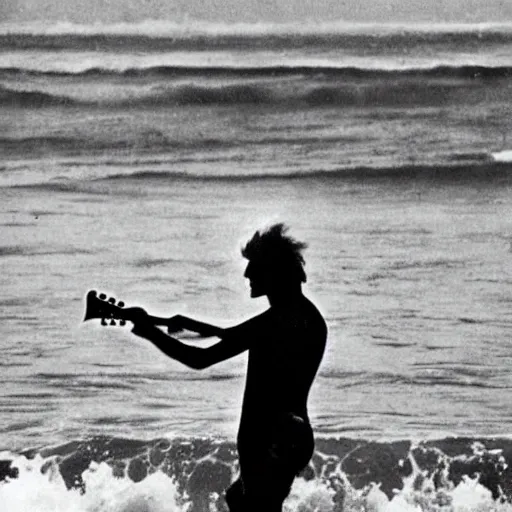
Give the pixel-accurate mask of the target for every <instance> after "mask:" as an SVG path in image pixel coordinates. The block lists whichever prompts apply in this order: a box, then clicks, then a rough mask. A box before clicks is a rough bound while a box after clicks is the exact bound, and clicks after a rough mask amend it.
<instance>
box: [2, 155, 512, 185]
mask: <svg viewBox="0 0 512 512" xmlns="http://www.w3.org/2000/svg"><path fill="white" fill-rule="evenodd" d="M274 180H276V181H283V180H284V181H290V180H294V181H303V182H305V183H308V182H309V181H311V180H315V181H316V180H320V181H327V182H329V181H331V180H332V181H342V180H354V181H359V180H365V181H367V180H385V181H386V182H393V183H396V184H398V183H404V184H410V183H411V182H415V183H418V182H421V181H427V182H432V183H443V182H444V183H452V184H455V183H459V182H460V183H467V182H474V183H476V182H480V181H481V182H485V183H491V182H494V183H498V184H507V185H511V184H512V162H508V163H498V162H492V157H491V156H489V161H488V162H483V161H482V162H473V163H467V164H457V165H432V166H425V165H417V166H399V167H387V168H379V167H354V168H343V169H337V170H321V169H320V170H316V171H303V172H266V173H265V172H262V173H253V174H242V173H240V174H217V175H215V174H194V173H190V172H184V171H183V172H182V171H176V172H174V171H139V172H134V173H112V174H110V175H107V176H105V177H103V178H95V179H92V180H79V181H75V180H66V181H65V182H62V181H49V182H42V183H28V184H10V185H8V186H7V188H22V189H30V190H38V191H45V192H59V193H76V192H81V193H84V194H86V193H91V194H116V190H119V193H120V194H126V193H129V185H133V188H135V189H137V190H139V188H140V186H141V183H143V184H144V186H146V187H150V186H155V187H162V186H165V185H166V184H168V185H171V184H173V183H175V182H179V181H197V182H223V183H226V184H228V183H238V182H242V183H243V182H251V181H274ZM117 185H119V187H118V186H117ZM121 185H128V187H126V186H121Z"/></svg>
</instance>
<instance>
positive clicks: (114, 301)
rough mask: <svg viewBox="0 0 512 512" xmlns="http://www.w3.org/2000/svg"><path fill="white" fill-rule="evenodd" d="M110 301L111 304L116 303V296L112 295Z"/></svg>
mask: <svg viewBox="0 0 512 512" xmlns="http://www.w3.org/2000/svg"><path fill="white" fill-rule="evenodd" d="M108 301H109V302H110V304H115V303H116V299H114V297H110V299H108Z"/></svg>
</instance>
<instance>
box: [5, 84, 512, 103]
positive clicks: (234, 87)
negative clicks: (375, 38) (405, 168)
mask: <svg viewBox="0 0 512 512" xmlns="http://www.w3.org/2000/svg"><path fill="white" fill-rule="evenodd" d="M477 85H478V84H477ZM483 88H484V87H483V86H482V87H480V88H479V87H478V86H477V87H474V86H473V84H470V83H465V84H459V83H457V82H453V83H452V82H449V81H445V80H439V81H437V80H425V79H422V78H416V79H414V80H401V81H399V80H374V81H371V82H351V81H349V80H347V81H339V82H329V81H316V82H313V83H309V82H308V81H302V82H300V83H293V84H291V85H288V84H285V85H283V84H280V83H279V81H277V80H276V81H275V82H267V83H265V84H263V83H258V82H253V83H243V82H242V83H236V82H235V83H228V84H224V85H218V84H207V83H205V81H202V82H200V83H198V84H188V85H181V84H172V83H169V84H165V85H161V84H160V85H155V86H153V87H152V88H151V89H150V90H149V91H148V90H141V91H139V92H138V93H137V94H132V95H131V96H129V97H126V95H125V96H124V97H123V94H122V93H121V94H119V93H118V90H117V89H116V88H115V87H112V88H110V89H108V91H103V92H102V96H101V97H99V98H95V99H91V98H90V97H88V96H85V95H86V94H87V92H83V93H82V94H84V96H82V97H70V96H66V95H63V94H60V93H51V92H47V91H39V90H30V91H26V90H16V89H11V88H8V87H2V86H0V106H14V107H27V108H36V107H45V106H64V107H66V106H91V107H94V106H96V107H117V108H121V107H140V108H149V107H157V106H161V107H165V106H215V105H224V106H230V105H269V106H279V107H305V108H307V107H322V106H329V107H330V106H335V107H339V108H344V107H379V106H382V107H408V106H438V105H444V104H447V103H450V104H452V103H453V104H458V103H460V104H468V103H469V104H472V103H475V102H476V103H478V102H483V101H485V100H486V99H487V98H488V95H487V94H486V91H485V90H483ZM495 89H496V91H495V92H496V94H495V96H496V97H497V98H499V97H500V94H501V96H505V95H507V91H506V90H505V91H500V90H499V85H498V86H497V87H495ZM504 89H505V88H504ZM76 94H80V93H76Z"/></svg>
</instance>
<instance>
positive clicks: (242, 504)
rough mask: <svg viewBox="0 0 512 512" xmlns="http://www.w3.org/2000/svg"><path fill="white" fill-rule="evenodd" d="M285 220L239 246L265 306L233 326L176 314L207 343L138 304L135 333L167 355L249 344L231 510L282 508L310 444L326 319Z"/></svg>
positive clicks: (219, 351)
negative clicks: (310, 406)
mask: <svg viewBox="0 0 512 512" xmlns="http://www.w3.org/2000/svg"><path fill="white" fill-rule="evenodd" d="M286 232H287V228H286V227H285V226H284V225H283V224H276V225H274V226H271V227H270V228H268V229H267V230H265V231H263V232H256V233H255V235H254V236H253V237H252V239H251V240H250V241H249V242H248V243H247V244H246V246H245V247H244V248H243V249H242V255H243V256H244V257H245V258H247V260H248V265H247V268H246V270H245V274H244V276H245V277H246V278H247V279H249V282H250V288H251V297H260V296H265V295H266V296H267V298H268V301H269V304H270V308H269V309H267V310H266V311H265V312H263V313H261V314H260V315H257V316H255V317H253V318H251V319H250V320H247V321H246V322H243V323H242V324H240V325H237V326H235V327H231V328H227V329H221V328H219V327H216V326H213V325H210V324H206V323H203V322H198V321H196V320H193V319H190V318H187V317H183V316H181V315H178V316H176V317H173V321H172V322H171V324H172V325H171V327H170V328H169V332H177V331H178V330H180V329H183V328H186V329H189V330H193V331H196V332H198V333H200V334H204V335H215V336H218V337H219V338H220V339H221V340H220V342H218V343H217V344H214V345H213V346H211V347H208V348H199V347H192V346H189V345H186V344H184V343H182V342H180V341H178V340H177V339H175V338H172V337H171V336H168V335H166V334H164V333H163V332H162V331H161V330H159V329H158V328H156V327H155V326H153V325H151V324H150V322H149V321H148V319H147V318H146V314H145V312H144V311H143V310H141V311H140V314H139V315H138V316H137V318H136V319H135V320H134V328H133V331H132V332H133V333H135V334H136V335H138V336H141V337H144V338H146V339H148V340H149V341H151V342H152V343H154V344H155V345H156V346H157V347H158V348H159V349H160V350H162V351H163V352H164V353H165V354H167V355H168V356H169V357H172V358H174V359H176V360H178V361H180V362H182V363H184V364H186V365H188V366H189V367H191V368H196V369H202V368H206V367H208V366H211V365H213V364H215V363H218V362H220V361H224V360H226V359H228V358H230V357H233V356H236V355H238V354H240V353H242V352H244V351H245V350H248V351H249V362H248V369H247V379H246V386H245V392H244V399H243V406H242V415H241V420H240V428H239V431H238V438H237V447H238V455H239V461H240V478H239V479H238V480H237V481H236V482H235V483H234V484H233V485H232V486H231V487H230V488H229V489H228V490H227V492H226V501H227V503H228V506H229V509H230V511H231V512H252V511H254V512H281V510H282V504H283V501H284V499H285V498H286V497H287V496H288V494H289V492H290V488H291V485H292V483H293V480H294V478H295V476H296V475H297V474H298V473H299V472H300V471H301V470H302V469H303V468H304V467H305V466H306V465H307V464H308V462H309V460H310V458H311V456H312V454H313V449H314V439H313V432H312V429H311V426H310V423H309V418H308V410H307V399H308V394H309V390H310V387H311V384H312V383H313V379H314V377H315V375H316V373H317V370H318V367H319V365H320V362H321V360H322V356H323V353H324V349H325V343H326V338H327V327H326V324H325V321H324V319H323V317H322V315H321V314H320V313H319V311H318V310H317V308H316V307H315V306H314V305H313V303H312V302H311V301H310V300H309V299H307V298H306V297H305V296H304V294H303V292H302V283H303V282H306V274H305V272H304V258H303V256H302V250H303V249H305V248H306V244H304V243H301V242H298V241H296V240H295V239H293V238H292V237H290V236H288V235H287V234H286Z"/></svg>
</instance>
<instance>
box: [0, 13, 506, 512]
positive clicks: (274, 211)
mask: <svg viewBox="0 0 512 512" xmlns="http://www.w3.org/2000/svg"><path fill="white" fill-rule="evenodd" d="M0 48H1V51H0V109H1V113H2V115H1V118H0V154H1V155H2V160H1V163H0V199H1V201H0V223H1V226H2V227H1V238H0V270H1V272H0V280H1V296H0V312H1V313H0V317H1V326H2V327H1V329H2V336H1V341H0V343H1V348H2V355H3V357H2V360H1V361H0V366H1V367H2V372H1V377H0V379H1V384H2V385H1V391H0V411H1V415H0V450H3V451H2V456H1V457H0V478H1V480H2V482H1V483H0V498H1V501H0V502H1V503H2V504H3V505H2V506H4V507H5V510H8V511H13V512H19V511H22V510H23V511H25V510H27V511H28V510H31V511H32V510H38V511H42V512H46V511H52V512H53V511H58V512H61V511H71V510H73V511H75V510H76V511H101V512H103V511H108V512H118V511H124V512H128V511H133V512H134V511H146V510H147V511H148V512H156V511H161V510H162V511H163V510H166V511H167V510H170V511H172V510H176V511H177V510H180V511H185V510H188V511H190V510H193V511H195V512H204V511H207V510H219V511H220V510H224V508H223V507H224V506H225V505H224V503H223V500H222V492H223V489H225V487H226V486H227V485H229V482H230V481H232V479H233V478H235V476H236V472H237V458H236V450H235V446H234V444H233V441H234V439H235V435H236V429H237V423H238V419H239V411H240V405H241V395H242V392H243V385H244V375H245V365H246V358H245V356H243V355H242V356H240V357H238V358H235V359H233V360H229V361H226V362H223V363H221V364H219V365H217V366H215V367H212V368H210V369H208V370H205V371H202V372H196V371H192V370H189V369H188V368H186V367H183V366H182V365H180V364H179V363H176V362H174V361H172V360H170V359H167V358H166V357H165V356H163V355H162V354H161V353H160V352H158V350H157V349H156V348H155V347H153V346H152V345H149V344H148V343H147V342H145V341H143V340H140V339H138V338H135V337H134V336H133V335H131V334H130V332H129V328H127V327H125V328H122V327H109V328H106V327H105V328H104V327H101V326H100V325H99V322H94V321H90V322H86V323H82V318H83V313H84V297H85V294H86V292H87V291H88V290H90V289H96V290H98V291H104V292H106V293H107V294H108V295H109V296H113V297H114V298H115V299H117V300H123V301H124V302H125V303H126V304H127V305H129V306H131V305H140V306H143V307H145V308H146V309H147V310H148V311H149V312H150V313H152V314H155V315H159V316H171V315H173V314H176V313H183V314H187V315H190V316H193V317H195V318H198V319H203V320H207V321H211V322H213V323H216V324H219V325H226V326H227V325H233V324H235V323H237V322H240V321H242V320H244V319H246V318H248V317H249V316H251V315H254V314H256V313H258V312H260V311H262V310H263V309H264V308H265V307H267V304H266V303H265V301H264V300H262V299H258V300H251V299H250V298H249V296H248V295H249V294H248V288H247V284H246V283H245V282H244V279H243V271H244V261H243V258H242V257H241V255H240V247H241V246H242V244H243V243H244V241H246V240H247V238H248V237H250V236H251V235H252V234H253V232H254V231H255V230H256V229H259V228H262V227H265V226H266V225H269V224H271V223H273V222H286V223H287V224H289V225H290V228H291V230H290V233H291V234H292V235H294V236H296V237H297V238H299V239H301V240H302V239H303V240H305V241H307V242H308V244H309V248H308V249H307V251H306V252H305V257H306V261H307V264H306V271H307V273H308V283H307V284H306V286H305V292H306V294H307V295H308V296H310V297H311V298H312V299H313V300H314V302H315V303H316V304H317V305H318V307H319V308H320V310H321V311H322V313H323V314H324V316H325V317H326V320H327V323H328V327H329V340H328V348H327V352H326V356H325V359H324V362H323V365H322V367H321V369H320V372H319V375H318V378H317V380H316V382H315V385H314V387H313V389H312V392H311V396H310V414H311V420H312V423H313V426H314V428H315V432H316V435H317V450H316V453H315V456H314V458H313V460H312V462H311V465H310V466H309V467H308V468H307V469H306V470H305V472H304V473H303V474H302V476H301V477H300V478H298V479H297V481H296V483H295V485H294V488H293V490H292V493H291V495H290V497H289V498H288V500H287V502H286V510H287V512H288V511H289V512H292V511H293V512H297V511H308V510H317V511H322V512H330V511H341V510H345V511H356V510H358V511H359V510H375V511H380V512H382V511H393V512H395V511H422V512H426V511H431V510H436V511H439V510H443V511H463V510H464V511H466V510H467V511H474V510H479V511H480V510H482V511H484V510H485V511H488V510H510V509H511V508H512V507H511V505H510V503H509V502H510V499H511V496H512V486H511V483H510V482H511V472H510V469H509V463H510V461H511V459H512V444H511V443H510V441H509V436H510V433H511V424H512V417H511V413H510V400H509V395H508V392H509V390H510V388H511V386H512V379H511V375H510V370H509V366H510V359H511V355H510V347H509V339H510V334H511V332H512V331H511V329H512V318H511V313H510V304H511V302H512V299H511V293H510V292H511V291H512V270H511V268H512V267H511V257H512V245H511V244H512V215H511V214H512V197H511V192H512V178H511V175H510V172H511V170H512V169H511V165H510V160H511V158H510V154H511V151H512V141H511V140H510V128H511V123H510V118H511V111H512V106H511V103H510V97H511V92H512V79H511V77H512V27H510V26H507V25H501V26H497V25H458V26H453V25H444V26H375V25H357V26H348V25H345V24H342V23H330V24H326V25H308V26H301V27H298V26H293V25H263V24H260V25H252V26H245V25H244V26H225V25H222V26H220V25H210V24H206V23H201V24H178V23H167V22H149V21H148V22H144V23H141V24H137V25H135V24H133V25H130V24H122V25H92V26H78V25H70V24H54V25H48V24H41V23H39V24H35V23H32V24H27V25H21V26H16V27H14V26H10V25H6V24H4V25H1V26H0ZM186 341H187V342H188V343H192V344H195V345H197V346H206V345H208V344H209V343H213V342H214V339H207V340H202V339H197V338H193V337H189V338H187V340H186ZM2 510H3V509H2Z"/></svg>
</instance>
